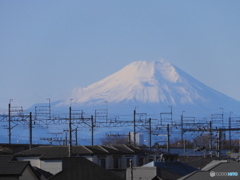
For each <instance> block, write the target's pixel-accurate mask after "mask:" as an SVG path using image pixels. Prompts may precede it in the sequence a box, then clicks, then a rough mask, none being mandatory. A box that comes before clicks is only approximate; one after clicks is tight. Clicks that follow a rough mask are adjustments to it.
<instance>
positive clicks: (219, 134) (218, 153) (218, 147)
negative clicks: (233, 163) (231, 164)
mask: <svg viewBox="0 0 240 180" xmlns="http://www.w3.org/2000/svg"><path fill="white" fill-rule="evenodd" d="M221 133H222V132H221V130H219V131H218V138H217V157H220V154H221Z"/></svg>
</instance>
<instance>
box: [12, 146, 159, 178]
mask: <svg viewBox="0 0 240 180" xmlns="http://www.w3.org/2000/svg"><path fill="white" fill-rule="evenodd" d="M157 156H159V155H157V154H156V153H155V152H151V151H148V150H144V149H141V148H138V147H133V146H127V145H114V146H100V145H94V146H73V147H72V157H85V158H87V159H88V160H90V161H92V162H94V163H96V164H98V165H99V166H101V167H103V168H105V169H126V168H127V167H129V164H130V161H132V164H133V166H141V165H143V164H146V163H148V162H150V161H152V160H155V159H157V158H158V157H157ZM15 157H16V158H17V159H18V160H20V161H30V162H31V164H32V165H33V166H36V167H38V168H41V169H43V170H45V171H49V172H50V173H52V174H56V173H58V172H60V171H61V170H62V158H64V157H68V146H39V147H36V148H32V149H29V150H26V151H22V152H19V153H16V154H15Z"/></svg>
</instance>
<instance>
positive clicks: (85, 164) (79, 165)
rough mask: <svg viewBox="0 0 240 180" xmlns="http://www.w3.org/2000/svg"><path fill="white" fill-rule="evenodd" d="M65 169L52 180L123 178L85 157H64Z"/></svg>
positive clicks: (119, 179)
mask: <svg viewBox="0 0 240 180" xmlns="http://www.w3.org/2000/svg"><path fill="white" fill-rule="evenodd" d="M62 165H63V168H62V169H63V170H62V171H61V172H59V173H57V174H56V175H54V176H53V177H51V178H50V179H51V180H66V179H71V180H79V179H81V180H90V179H94V180H95V179H98V180H123V178H121V177H120V176H117V175H116V174H114V173H112V172H110V171H108V170H106V169H104V168H102V167H100V166H99V165H97V164H95V163H93V162H91V161H89V160H87V159H86V158H83V157H77V158H63V162H62Z"/></svg>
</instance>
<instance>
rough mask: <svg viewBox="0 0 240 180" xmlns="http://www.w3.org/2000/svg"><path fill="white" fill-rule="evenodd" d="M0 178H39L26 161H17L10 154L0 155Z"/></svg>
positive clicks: (38, 179) (30, 179)
mask: <svg viewBox="0 0 240 180" xmlns="http://www.w3.org/2000/svg"><path fill="white" fill-rule="evenodd" d="M0 179H1V180H15V179H16V180H17V179H20V180H40V178H39V177H38V175H37V174H36V172H35V171H34V169H33V167H32V166H31V164H30V163H29V162H28V161H17V160H16V159H14V158H13V156H12V155H1V156H0Z"/></svg>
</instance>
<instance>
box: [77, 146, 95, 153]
mask: <svg viewBox="0 0 240 180" xmlns="http://www.w3.org/2000/svg"><path fill="white" fill-rule="evenodd" d="M80 146H82V147H83V148H84V149H86V150H87V151H89V152H90V153H93V152H92V151H91V150H90V149H88V148H87V147H86V146H83V145H80Z"/></svg>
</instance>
